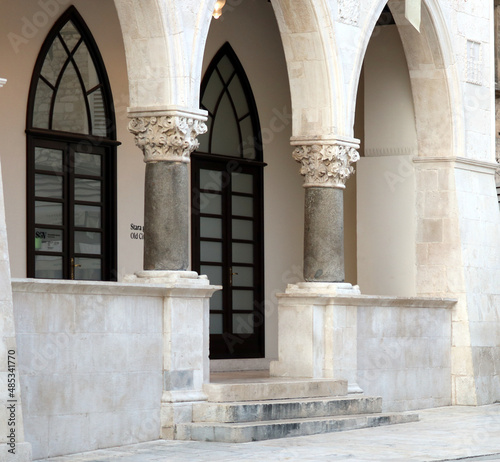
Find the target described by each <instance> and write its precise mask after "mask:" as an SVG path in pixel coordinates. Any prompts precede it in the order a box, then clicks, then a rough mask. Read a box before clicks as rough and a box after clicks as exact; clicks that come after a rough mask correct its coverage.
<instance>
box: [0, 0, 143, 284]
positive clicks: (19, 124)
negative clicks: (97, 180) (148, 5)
mask: <svg viewBox="0 0 500 462" xmlns="http://www.w3.org/2000/svg"><path fill="white" fill-rule="evenodd" d="M70 4H73V5H74V6H75V7H76V8H77V9H78V11H79V12H80V14H81V15H82V17H83V19H84V20H85V22H86V23H87V25H88V27H89V28H90V31H91V32H92V34H93V36H94V38H95V40H96V42H97V45H98V47H99V50H100V52H101V54H102V57H103V60H104V64H105V66H106V70H107V73H108V77H109V80H110V84H111V90H112V92H113V99H114V104H115V110H116V122H117V138H118V140H119V141H121V143H122V145H121V146H120V147H118V156H117V158H118V161H117V165H118V212H117V213H118V278H119V279H122V277H123V276H124V275H125V274H130V273H133V272H135V271H137V270H140V269H142V241H140V240H135V239H131V238H130V232H131V230H130V224H131V223H134V224H139V225H142V224H143V194H144V193H143V190H144V163H143V161H142V153H141V151H140V150H139V149H138V148H137V147H136V146H135V144H134V139H133V137H132V135H131V134H130V133H129V132H128V130H127V124H128V118H127V112H126V109H127V106H128V104H129V103H128V80H127V68H126V64H125V54H124V49H123V40H122V36H121V30H120V25H119V22H118V17H117V15H116V11H115V7H114V3H113V1H112V0H75V1H73V2H69V1H67V0H56V1H53V2H50V1H47V2H42V1H40V2H32V1H27V0H23V1H19V2H9V3H5V4H3V5H2V14H1V15H0V29H1V30H2V38H1V40H0V56H2V60H3V62H4V63H8V64H6V65H4V66H3V70H2V72H3V74H2V77H5V78H7V79H8V81H9V85H8V86H5V88H3V91H2V93H1V94H0V104H1V107H2V109H1V110H0V137H1V139H2V150H1V151H0V156H1V160H2V165H3V170H4V171H3V178H4V189H5V191H6V192H5V204H6V205H5V207H6V219H7V232H8V234H9V253H10V256H11V270H12V275H13V277H25V276H26V136H25V133H24V130H25V128H26V108H27V103H28V91H29V86H30V81H31V76H32V73H33V67H34V65H35V61H36V58H37V56H38V53H39V51H40V47H41V45H42V43H43V41H44V40H45V37H46V35H47V33H48V31H49V30H50V28H51V27H52V26H53V24H54V22H55V21H56V20H57V19H58V18H59V16H60V15H61V14H62V13H63V12H64V11H65V10H66V8H67V7H69V6H70ZM42 5H51V9H44V8H43V7H42ZM34 24H36V25H34Z"/></svg>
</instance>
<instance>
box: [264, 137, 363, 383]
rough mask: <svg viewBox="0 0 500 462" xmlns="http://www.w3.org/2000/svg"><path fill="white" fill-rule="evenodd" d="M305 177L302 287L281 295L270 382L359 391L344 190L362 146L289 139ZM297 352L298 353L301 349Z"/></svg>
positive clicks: (352, 142)
mask: <svg viewBox="0 0 500 462" xmlns="http://www.w3.org/2000/svg"><path fill="white" fill-rule="evenodd" d="M292 145H293V146H296V148H295V150H294V152H293V157H294V159H295V160H296V161H298V162H300V163H301V164H302V168H301V170H300V173H301V174H302V175H304V176H305V182H304V188H305V189H306V197H305V222H304V279H305V280H306V282H301V283H298V284H291V285H289V286H288V287H287V289H286V292H285V293H284V294H278V295H277V297H278V300H279V303H278V348H279V359H278V361H272V362H271V365H270V374H271V376H277V377H309V378H311V379H325V378H328V379H337V380H347V382H348V390H349V392H352V393H354V392H361V389H360V388H359V386H358V384H357V372H358V366H357V305H356V303H357V302H356V297H358V296H359V295H360V291H359V287H357V286H354V287H353V286H352V285H351V284H346V283H343V281H344V212H343V191H342V190H343V189H344V188H345V182H346V180H347V179H348V178H349V176H350V175H351V174H352V173H353V172H354V169H353V167H352V166H351V164H352V163H354V162H356V161H357V160H358V159H359V154H358V152H357V150H356V149H357V148H358V147H359V145H358V140H354V139H345V138H338V137H337V138H329V139H321V138H314V139H312V138H310V139H298V138H293V139H292ZM298 346H300V348H298Z"/></svg>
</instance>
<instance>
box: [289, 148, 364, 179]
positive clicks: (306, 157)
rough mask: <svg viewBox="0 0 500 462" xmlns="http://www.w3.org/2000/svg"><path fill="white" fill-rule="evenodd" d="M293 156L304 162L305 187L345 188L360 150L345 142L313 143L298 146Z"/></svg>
mask: <svg viewBox="0 0 500 462" xmlns="http://www.w3.org/2000/svg"><path fill="white" fill-rule="evenodd" d="M293 158H294V159H295V160H296V161H297V162H300V163H301V164H302V168H301V169H300V173H301V174H302V175H304V176H305V182H304V187H305V188H308V187H322V188H341V189H343V188H345V183H346V181H347V179H348V178H349V177H350V176H351V175H352V174H353V173H354V168H353V167H352V165H351V164H353V163H354V162H357V161H358V160H359V154H358V151H357V150H356V149H355V148H354V147H352V146H347V145H343V144H322V145H320V144H311V145H304V146H297V147H296V148H295V150H294V152H293Z"/></svg>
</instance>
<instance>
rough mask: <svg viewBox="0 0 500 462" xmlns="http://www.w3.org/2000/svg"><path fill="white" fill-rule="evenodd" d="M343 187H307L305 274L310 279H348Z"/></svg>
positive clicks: (329, 280)
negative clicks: (345, 255) (345, 258)
mask: <svg viewBox="0 0 500 462" xmlns="http://www.w3.org/2000/svg"><path fill="white" fill-rule="evenodd" d="M343 194H344V192H343V190H342V189H337V188H306V189H305V221H304V229H305V233H304V278H305V280H306V281H308V282H343V281H344V277H345V274H344V204H343V200H344V197H343Z"/></svg>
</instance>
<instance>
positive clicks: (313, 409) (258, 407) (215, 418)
mask: <svg viewBox="0 0 500 462" xmlns="http://www.w3.org/2000/svg"><path fill="white" fill-rule="evenodd" d="M377 412H382V398H378V397H369V396H360V397H353V396H344V397H340V398H332V397H329V398H310V399H298V400H291V399H290V400H273V401H272V402H271V401H250V402H240V403H210V402H207V403H197V404H195V405H194V406H193V421H194V422H252V421H256V420H260V421H265V420H280V419H302V418H308V417H326V416H336V415H353V414H373V413H377Z"/></svg>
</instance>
